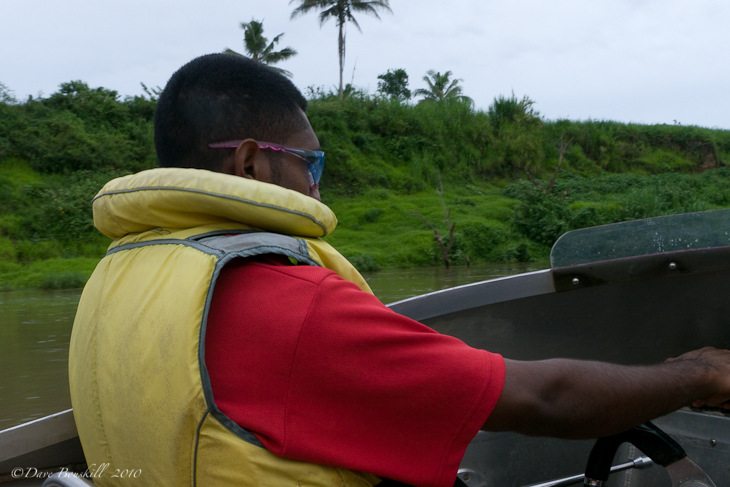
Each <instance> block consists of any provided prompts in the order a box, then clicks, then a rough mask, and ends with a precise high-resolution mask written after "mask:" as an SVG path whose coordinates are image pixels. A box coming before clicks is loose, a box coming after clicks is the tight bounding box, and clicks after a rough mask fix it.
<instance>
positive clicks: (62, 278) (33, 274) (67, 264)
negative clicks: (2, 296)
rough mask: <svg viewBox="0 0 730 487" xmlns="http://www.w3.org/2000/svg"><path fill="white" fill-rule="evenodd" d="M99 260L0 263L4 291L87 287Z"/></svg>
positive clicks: (47, 260)
mask: <svg viewBox="0 0 730 487" xmlns="http://www.w3.org/2000/svg"><path fill="white" fill-rule="evenodd" d="M98 261H99V259H95V258H91V257H74V258H65V259H64V258H54V259H45V260H37V261H34V262H31V263H28V264H20V263H17V262H7V261H3V262H0V290H2V291H7V290H11V289H24V288H40V289H66V288H79V287H83V285H84V283H86V281H87V280H88V278H89V276H90V275H91V272H92V271H93V270H94V267H95V266H96V263H97V262H98Z"/></svg>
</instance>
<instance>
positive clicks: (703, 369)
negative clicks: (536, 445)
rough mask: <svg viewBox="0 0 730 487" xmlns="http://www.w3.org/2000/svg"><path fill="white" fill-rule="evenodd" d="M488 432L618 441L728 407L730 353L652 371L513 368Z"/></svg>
mask: <svg viewBox="0 0 730 487" xmlns="http://www.w3.org/2000/svg"><path fill="white" fill-rule="evenodd" d="M506 366H507V381H506V385H505V389H504V391H503V394H502V397H501V399H500V401H499V402H498V404H497V407H496V408H495V410H494V411H493V413H492V415H491V416H490V418H489V419H488V420H487V423H486V424H485V429H489V430H498V431H500V430H510V431H517V432H520V433H525V434H532V435H544V436H557V437H563V438H591V437H597V436H603V435H607V434H612V433H617V432H619V431H622V430H625V429H628V428H630V427H631V426H634V425H636V424H639V423H642V422H644V421H647V420H649V419H652V418H655V417H657V416H661V415H664V414H667V413H669V412H672V411H674V410H676V409H679V408H681V407H683V406H687V405H690V404H691V403H693V402H695V403H696V405H713V406H719V405H721V404H722V403H723V402H724V401H727V400H728V399H730V353H728V352H727V351H721V350H715V349H703V350H698V351H695V352H690V353H688V354H685V355H682V356H681V357H678V358H676V359H672V360H669V361H667V362H665V363H662V364H658V365H652V366H623V365H614V364H606V363H601V362H588V361H579V360H569V359H553V360H544V361H537V362H521V361H513V360H507V361H506Z"/></svg>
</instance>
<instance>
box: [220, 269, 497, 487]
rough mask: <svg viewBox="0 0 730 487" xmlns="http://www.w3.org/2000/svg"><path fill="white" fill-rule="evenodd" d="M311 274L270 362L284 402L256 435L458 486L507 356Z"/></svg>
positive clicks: (288, 451)
mask: <svg viewBox="0 0 730 487" xmlns="http://www.w3.org/2000/svg"><path fill="white" fill-rule="evenodd" d="M283 272H286V271H283ZM294 272H301V271H300V270H297V271H294ZM316 272H318V273H320V274H319V275H320V276H322V277H320V278H319V280H317V281H316V285H313V284H312V281H311V280H309V281H307V283H308V284H306V285H305V284H303V285H301V286H300V289H299V290H298V291H296V292H297V293H298V294H299V295H298V297H297V300H298V302H299V304H300V308H301V311H300V312H299V313H300V317H299V318H297V320H296V321H297V322H298V323H299V325H298V326H297V330H296V334H295V335H288V338H287V343H286V344H285V347H284V349H286V350H288V352H287V354H288V355H289V357H288V358H286V359H285V360H284V362H286V366H284V365H282V364H279V365H278V366H277V367H278V369H277V370H279V372H278V376H279V378H278V379H277V380H278V381H279V382H278V384H279V385H278V387H279V388H280V391H279V393H278V394H277V395H276V397H278V399H277V400H279V401H281V404H280V405H278V406H267V408H268V410H270V411H276V412H277V419H276V420H275V421H274V423H273V424H276V425H279V426H277V427H275V428H272V427H271V425H269V426H267V427H266V428H265V429H266V433H265V434H263V435H260V436H259V439H260V440H261V441H262V443H263V444H264V446H265V447H266V448H267V449H269V450H270V451H272V453H274V454H277V455H280V456H283V457H287V458H291V459H296V460H302V461H308V462H313V463H319V464H326V465H335V466H340V467H345V468H348V469H351V470H356V471H363V472H369V473H373V474H375V475H378V476H380V477H384V478H390V479H394V480H399V481H401V482H406V483H409V484H414V485H424V486H451V485H453V483H454V480H455V478H456V471H457V469H458V466H459V462H460V461H461V459H462V457H463V455H464V451H465V449H466V447H467V445H468V444H469V442H470V441H471V439H472V438H473V436H474V435H475V434H476V433H477V432H478V430H479V429H480V428H481V427H482V425H483V424H484V422H485V421H486V419H487V417H488V416H489V414H490V413H491V411H492V410H493V408H494V406H495V405H496V403H497V401H498V399H499V396H500V394H501V392H502V388H503V387H504V374H505V371H504V361H503V359H502V357H501V356H499V355H497V354H492V353H489V352H487V351H484V350H478V349H474V348H472V347H469V346H468V345H466V344H465V343H463V342H462V341H460V340H458V339H456V338H454V337H450V336H446V335H442V334H440V333H437V332H435V331H434V330H432V329H430V328H428V327H426V326H425V325H423V324H421V323H418V322H417V321H414V320H411V319H409V318H407V317H405V316H402V315H399V314H397V313H395V312H393V311H391V310H390V309H389V308H387V307H386V306H384V305H383V304H382V303H381V302H380V301H379V300H378V299H377V298H375V297H374V296H372V295H370V294H368V293H365V292H363V291H361V290H360V289H359V288H358V287H357V286H355V285H354V284H352V283H350V282H349V281H346V280H344V279H342V278H340V277H339V276H337V275H336V274H334V273H331V272H329V271H325V270H323V269H318V270H317V271H316ZM284 287H285V288H286V289H293V288H287V287H286V286H284ZM288 292H292V291H291V290H289V291H288ZM249 298H250V297H249ZM305 304H306V305H305ZM272 313H273V311H272ZM275 346H276V345H275V344H271V347H272V350H273V349H275V348H273V347H275ZM213 386H214V391H215V383H214V384H213ZM272 397H273V396H272ZM244 426H246V425H244ZM249 427H250V428H252V430H253V432H254V433H256V432H257V428H256V426H255V425H249Z"/></svg>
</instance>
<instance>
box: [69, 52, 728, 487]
mask: <svg viewBox="0 0 730 487" xmlns="http://www.w3.org/2000/svg"><path fill="white" fill-rule="evenodd" d="M305 109H306V101H305V100H304V98H303V97H302V96H301V94H300V93H299V92H298V90H297V89H296V88H295V87H294V86H293V85H292V84H291V82H289V80H287V79H286V78H285V77H283V76H281V75H280V74H278V73H276V72H275V71H273V70H271V69H269V68H267V67H265V66H263V65H260V64H258V63H255V62H253V61H250V60H248V59H246V58H243V57H240V56H235V55H224V54H216V55H208V56H203V57H201V58H197V59H195V60H193V61H191V62H190V63H188V64H187V65H185V66H183V67H182V68H181V69H180V70H179V71H178V72H176V73H175V74H174V75H173V76H172V78H171V79H170V81H169V82H168V84H167V86H166V88H165V90H164V91H163V92H162V94H161V95H160V99H159V104H158V108H157V114H156V120H155V143H156V148H157V153H158V158H159V161H160V165H161V166H162V168H160V169H153V170H150V171H144V172H142V173H139V174H135V175H132V176H127V177H124V178H119V179H117V180H114V181H112V182H110V183H108V184H107V185H106V186H105V187H104V188H103V189H102V190H101V191H100V193H99V194H98V195H97V197H96V198H95V200H94V219H95V224H96V226H97V228H99V230H100V231H102V232H103V233H104V234H106V235H108V236H110V237H111V238H113V239H114V240H115V241H114V243H113V244H112V246H111V247H110V250H109V252H108V254H107V256H106V257H105V258H104V259H103V260H102V261H101V262H100V264H99V266H98V267H97V269H96V271H95V272H94V275H93V276H92V278H91V279H90V281H89V283H88V284H87V287H86V288H85V290H84V293H83V295H82V299H81V302H80V305H79V311H78V314H77V318H76V321H75V323H74V330H73V335H72V341H71V350H70V360H69V369H70V377H71V381H70V385H71V394H72V402H73V406H74V414H75V418H76V421H77V425H78V429H79V435H80V437H81V441H82V445H83V447H84V452H85V454H86V456H87V460H88V461H89V463H95V464H105V463H109V465H111V467H112V468H119V469H125V468H126V469H141V470H142V474H141V475H140V476H139V477H138V478H135V479H134V482H135V485H190V484H193V485H205V486H207V485H252V486H259V485H271V486H279V485H321V486H328V485H356V486H369V485H377V484H378V483H379V482H381V481H383V480H384V479H390V480H393V481H396V482H402V483H405V484H412V485H433V486H447V485H452V484H453V483H454V479H455V475H456V469H457V467H458V464H459V462H460V460H461V457H462V456H463V453H464V450H465V448H466V446H467V444H468V443H469V441H470V440H471V438H472V437H473V436H474V435H475V434H476V432H477V431H478V430H479V429H482V428H483V429H489V430H495V431H501V430H512V431H517V432H522V433H527V434H536V435H552V436H559V437H567V438H589V437H596V436H600V435H605V434H609V433H615V432H619V431H622V430H624V429H627V428H629V427H631V426H633V425H635V424H639V423H641V422H643V421H645V420H648V419H650V418H653V417H656V416H659V415H662V414H665V413H668V412H671V411H673V410H675V409H678V408H680V407H682V406H686V405H689V404H694V405H696V406H701V405H709V406H722V405H723V404H725V403H726V401H728V400H730V352H728V351H724V350H716V349H709V348H708V349H702V350H698V351H694V352H690V353H687V354H685V355H683V356H681V357H678V358H675V359H673V360H671V361H668V362H666V363H664V364H660V365H655V366H646V367H627V366H617V365H610V364H603V363H596V362H584V361H575V360H562V359H556V360H548V361H540V362H520V361H514V360H509V359H504V358H502V357H501V356H499V355H497V354H493V353H489V352H487V351H483V350H477V349H473V348H471V347H469V346H467V345H465V344H464V343H462V342H460V341H459V340H456V339H454V338H452V337H448V336H444V335H440V334H438V333H436V332H434V331H432V330H430V329H428V328H427V327H425V326H423V325H421V324H420V323H417V322H415V321H412V320H410V319H408V318H406V317H403V316H400V315H398V314H396V313H394V312H392V311H390V310H389V309H388V308H386V307H385V306H383V305H382V304H381V303H380V302H379V301H378V300H377V299H376V298H375V297H373V296H372V295H371V294H370V293H369V289H368V288H367V284H366V283H365V282H364V280H363V279H362V278H361V277H360V275H359V274H358V273H357V271H356V270H355V269H354V268H352V266H351V265H349V263H348V262H347V261H346V260H345V259H344V258H342V256H340V255H339V254H338V253H337V252H336V251H334V249H332V248H331V247H330V246H328V245H327V244H326V243H324V242H323V241H322V240H320V237H322V236H324V235H326V234H327V233H329V232H330V231H332V230H333V229H334V226H335V219H334V215H333V214H332V213H331V211H330V210H329V209H328V208H327V207H326V206H324V205H322V204H321V203H320V202H319V201H318V200H319V199H320V195H319V189H318V184H319V178H320V176H321V174H322V167H323V162H324V154H323V153H322V152H321V151H320V147H319V142H318V139H317V137H316V135H315V133H314V131H313V129H312V127H311V125H310V124H309V121H308V119H307V117H306V115H305ZM116 480H118V479H112V478H100V479H96V481H97V483H98V484H99V485H111V484H113V483H114V482H115V481H116Z"/></svg>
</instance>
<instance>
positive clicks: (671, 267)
mask: <svg viewBox="0 0 730 487" xmlns="http://www.w3.org/2000/svg"><path fill="white" fill-rule="evenodd" d="M669 270H670V271H676V270H677V263H676V262H670V263H669Z"/></svg>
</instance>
